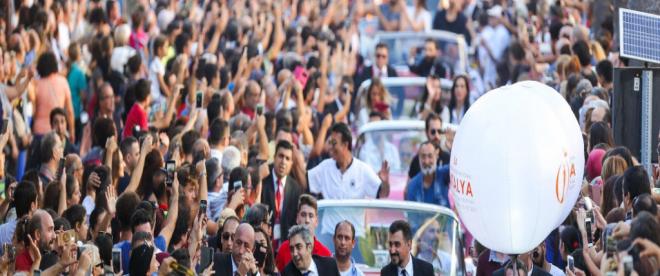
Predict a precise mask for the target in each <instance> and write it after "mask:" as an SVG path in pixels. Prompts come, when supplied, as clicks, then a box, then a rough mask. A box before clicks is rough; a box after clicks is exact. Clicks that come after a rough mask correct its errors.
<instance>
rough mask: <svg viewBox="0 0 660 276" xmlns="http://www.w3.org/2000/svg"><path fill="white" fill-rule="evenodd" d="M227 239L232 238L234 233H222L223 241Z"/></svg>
mask: <svg viewBox="0 0 660 276" xmlns="http://www.w3.org/2000/svg"><path fill="white" fill-rule="evenodd" d="M229 239H231V240H234V234H232V233H229V232H224V233H222V240H223V241H227V240H229Z"/></svg>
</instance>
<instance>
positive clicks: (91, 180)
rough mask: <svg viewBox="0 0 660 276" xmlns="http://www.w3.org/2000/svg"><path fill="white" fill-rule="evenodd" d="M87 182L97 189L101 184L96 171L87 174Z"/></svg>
mask: <svg viewBox="0 0 660 276" xmlns="http://www.w3.org/2000/svg"><path fill="white" fill-rule="evenodd" d="M87 183H89V184H91V185H92V187H94V188H95V189H98V188H99V187H100V186H101V178H100V177H99V175H98V174H97V173H96V172H92V173H90V174H89V178H87Z"/></svg>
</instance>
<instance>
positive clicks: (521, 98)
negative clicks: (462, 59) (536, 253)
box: [450, 81, 584, 254]
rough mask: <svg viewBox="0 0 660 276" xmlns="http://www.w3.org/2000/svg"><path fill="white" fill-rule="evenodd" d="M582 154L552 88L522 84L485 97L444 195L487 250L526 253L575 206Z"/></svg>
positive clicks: (463, 136) (460, 141) (459, 138)
mask: <svg viewBox="0 0 660 276" xmlns="http://www.w3.org/2000/svg"><path fill="white" fill-rule="evenodd" d="M583 151H584V144H583V140H582V132H581V131H580V127H579V125H578V122H577V120H576V118H575V116H574V115H573V112H572V111H571V109H570V107H569V105H568V103H567V102H566V100H564V98H563V97H561V95H559V93H557V91H555V90H554V89H552V88H550V87H548V86H546V85H544V84H541V83H538V82H532V81H527V82H520V83H516V84H514V85H510V86H505V87H501V88H498V89H495V90H492V91H490V92H488V93H486V94H485V95H484V96H482V97H481V98H479V100H477V101H476V102H475V103H474V104H473V105H472V106H471V107H470V109H469V110H468V112H467V113H466V114H465V116H464V117H463V120H462V121H461V125H460V126H459V128H458V131H457V132H456V136H455V138H454V143H453V146H452V152H451V155H452V156H451V159H450V160H451V164H450V193H451V194H452V197H453V198H454V202H455V206H456V210H457V211H458V215H459V216H460V218H461V221H462V222H463V224H464V225H465V227H466V228H467V229H468V230H469V231H470V232H471V233H472V234H473V236H474V237H475V238H476V239H477V240H478V241H479V242H480V243H481V244H483V245H484V246H486V247H488V248H490V249H492V250H496V251H499V252H503V253H507V254H521V253H525V252H529V251H530V250H531V249H533V248H534V247H536V246H538V245H539V244H540V243H541V242H542V241H543V240H544V239H545V238H546V237H547V235H548V234H549V233H550V232H551V231H552V230H553V229H555V228H556V227H557V226H559V225H560V224H561V223H562V222H563V221H564V219H565V218H566V216H568V214H569V213H570V211H571V209H572V207H573V205H574V204H575V201H576V200H577V198H578V196H579V191H580V186H581V184H582V176H583V173H584V154H583Z"/></svg>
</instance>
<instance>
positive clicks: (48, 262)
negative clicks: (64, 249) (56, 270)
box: [39, 251, 60, 271]
mask: <svg viewBox="0 0 660 276" xmlns="http://www.w3.org/2000/svg"><path fill="white" fill-rule="evenodd" d="M59 260H60V257H59V256H58V255H57V252H55V251H48V252H43V251H42V252H41V263H39V269H40V270H41V271H44V270H46V269H48V268H49V267H51V266H53V265H55V264H56V263H57V262H58V261H59Z"/></svg>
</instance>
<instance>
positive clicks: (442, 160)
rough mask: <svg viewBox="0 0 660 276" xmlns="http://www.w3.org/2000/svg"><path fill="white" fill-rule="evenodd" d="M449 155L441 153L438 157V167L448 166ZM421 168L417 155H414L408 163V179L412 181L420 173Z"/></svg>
mask: <svg viewBox="0 0 660 276" xmlns="http://www.w3.org/2000/svg"><path fill="white" fill-rule="evenodd" d="M449 158H450V155H449V153H447V152H444V151H441V152H440V156H439V157H438V166H442V165H444V164H449ZM420 170H421V168H420V166H419V155H418V154H415V157H413V159H412V161H410V169H409V170H408V178H409V179H412V178H413V177H415V175H417V174H418V173H419V172H420Z"/></svg>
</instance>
